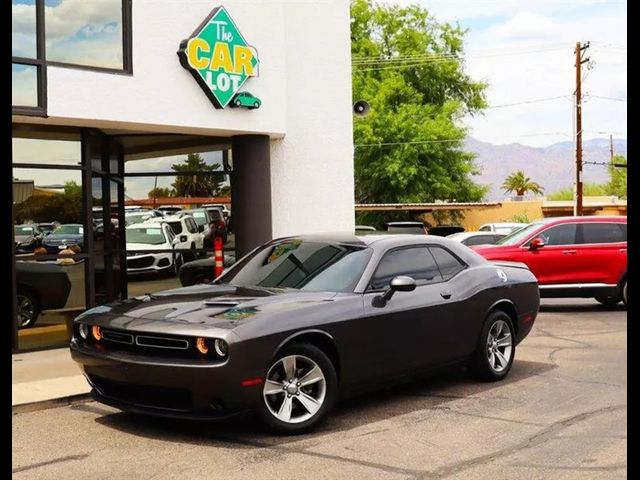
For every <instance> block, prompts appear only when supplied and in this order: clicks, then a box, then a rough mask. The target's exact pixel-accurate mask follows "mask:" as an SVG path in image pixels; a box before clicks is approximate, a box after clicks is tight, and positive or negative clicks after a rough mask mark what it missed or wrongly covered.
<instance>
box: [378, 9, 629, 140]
mask: <svg viewBox="0 0 640 480" xmlns="http://www.w3.org/2000/svg"><path fill="white" fill-rule="evenodd" d="M385 1H386V2H387V3H399V4H408V3H419V4H420V5H422V6H423V7H425V8H427V10H429V12H430V13H431V14H432V15H433V16H434V17H435V18H436V19H438V20H441V21H447V22H458V23H459V24H460V26H461V27H463V28H467V29H469V32H468V34H467V37H466V41H465V44H466V57H467V62H466V71H467V73H468V74H469V75H471V76H472V78H474V79H477V80H485V81H487V82H488V83H489V88H488V90H487V97H488V101H489V105H490V106H494V108H489V109H487V110H486V111H485V113H484V115H480V116H477V117H474V118H467V119H466V124H467V125H468V126H469V127H470V128H471V130H470V135H471V136H473V137H474V138H476V139H478V140H482V141H487V142H490V143H495V144H507V143H522V144H525V145H531V146H546V145H550V144H553V143H556V142H562V141H572V139H573V134H572V132H573V98H572V94H573V92H574V91H575V69H574V64H575V54H574V49H575V44H576V42H578V41H580V42H587V41H590V42H591V43H590V45H591V46H590V48H589V49H588V50H587V56H588V57H589V58H590V59H591V61H592V62H593V63H592V65H591V67H592V68H591V69H587V68H585V67H586V65H587V64H584V65H583V72H582V77H583V79H584V80H583V86H582V91H583V94H584V95H585V98H584V101H583V108H582V110H583V132H584V133H583V138H584V139H589V138H596V137H603V136H604V137H608V136H609V134H610V133H611V134H613V135H614V138H626V136H627V133H626V132H627V118H626V117H627V103H626V98H627V61H626V55H627V50H626V45H627V14H626V9H627V4H626V2H625V1H618V0H608V1H607V0H413V1H409V0H385ZM557 97H561V98H557ZM598 97H609V98H608V99H605V98H598ZM540 99H548V100H544V101H537V100H540ZM529 101H533V102H532V103H524V104H520V103H521V102H529ZM513 103H518V104H519V105H512V106H506V105H510V104H513ZM503 105H504V106H503Z"/></svg>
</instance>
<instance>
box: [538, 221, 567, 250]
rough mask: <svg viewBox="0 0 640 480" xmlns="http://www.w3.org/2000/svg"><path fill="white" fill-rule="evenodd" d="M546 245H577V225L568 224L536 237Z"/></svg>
mask: <svg viewBox="0 0 640 480" xmlns="http://www.w3.org/2000/svg"><path fill="white" fill-rule="evenodd" d="M536 238H539V239H541V240H542V241H543V242H544V244H545V245H574V244H575V243H576V224H575V223H567V224H565V225H558V226H556V227H552V228H550V229H548V230H545V231H544V232H542V233H540V234H539V235H537V236H536Z"/></svg>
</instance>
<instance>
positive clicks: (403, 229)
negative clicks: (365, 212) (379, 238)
mask: <svg viewBox="0 0 640 480" xmlns="http://www.w3.org/2000/svg"><path fill="white" fill-rule="evenodd" d="M387 231H388V232H389V233H409V234H418V235H424V233H425V232H424V227H421V226H420V225H389V226H388V227H387Z"/></svg>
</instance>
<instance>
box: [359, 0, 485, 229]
mask: <svg viewBox="0 0 640 480" xmlns="http://www.w3.org/2000/svg"><path fill="white" fill-rule="evenodd" d="M465 33H466V31H465V30H463V29H461V28H460V27H459V26H457V25H451V24H448V23H439V22H437V21H436V20H435V19H434V18H433V17H432V16H430V15H429V13H428V11H427V10H425V9H424V8H422V7H420V6H417V5H412V6H407V7H401V6H398V5H390V4H373V3H371V2H370V1H368V0H352V2H351V53H352V61H353V99H354V100H365V101H367V102H368V103H369V104H370V106H371V109H370V111H369V113H368V115H366V116H364V117H359V118H355V121H354V133H353V134H354V144H355V145H356V147H355V154H354V160H355V184H356V188H355V197H356V201H357V202H358V203H385V202H389V203H394V202H432V201H435V200H452V201H453V200H457V201H478V200H481V199H482V198H483V197H484V195H485V193H486V191H487V190H486V188H485V187H481V186H479V185H476V184H475V183H474V182H473V181H472V179H471V175H472V174H474V173H477V170H476V167H475V165H474V162H473V159H474V155H473V154H472V153H469V152H466V151H464V149H463V142H464V138H465V136H466V128H465V127H464V126H463V125H461V120H462V118H463V117H464V116H465V115H466V114H475V113H478V112H480V111H481V110H482V109H483V108H484V107H486V100H485V95H484V91H485V88H486V84H485V83H483V82H476V81H474V80H472V79H471V78H470V77H469V76H468V75H467V74H466V73H465V72H464V61H463V53H464V52H463V37H464V35H465ZM376 217H377V220H378V221H377V222H376V221H375V219H376ZM411 217H413V215H410V214H398V213H391V214H387V215H378V216H376V215H372V214H366V213H362V214H359V215H358V220H357V221H358V223H380V222H381V221H382V220H385V221H386V220H391V219H401V218H411Z"/></svg>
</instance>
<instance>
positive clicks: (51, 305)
mask: <svg viewBox="0 0 640 480" xmlns="http://www.w3.org/2000/svg"><path fill="white" fill-rule="evenodd" d="M16 290H17V316H18V328H29V327H33V326H34V325H35V324H36V321H37V320H38V317H39V316H40V313H41V312H42V311H43V310H50V309H55V308H63V307H64V306H65V304H66V303H67V299H68V298H69V292H70V291H71V282H70V281H69V277H68V276H67V273H66V272H65V271H64V268H63V267H62V266H61V265H58V264H56V263H52V262H22V261H20V262H16Z"/></svg>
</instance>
